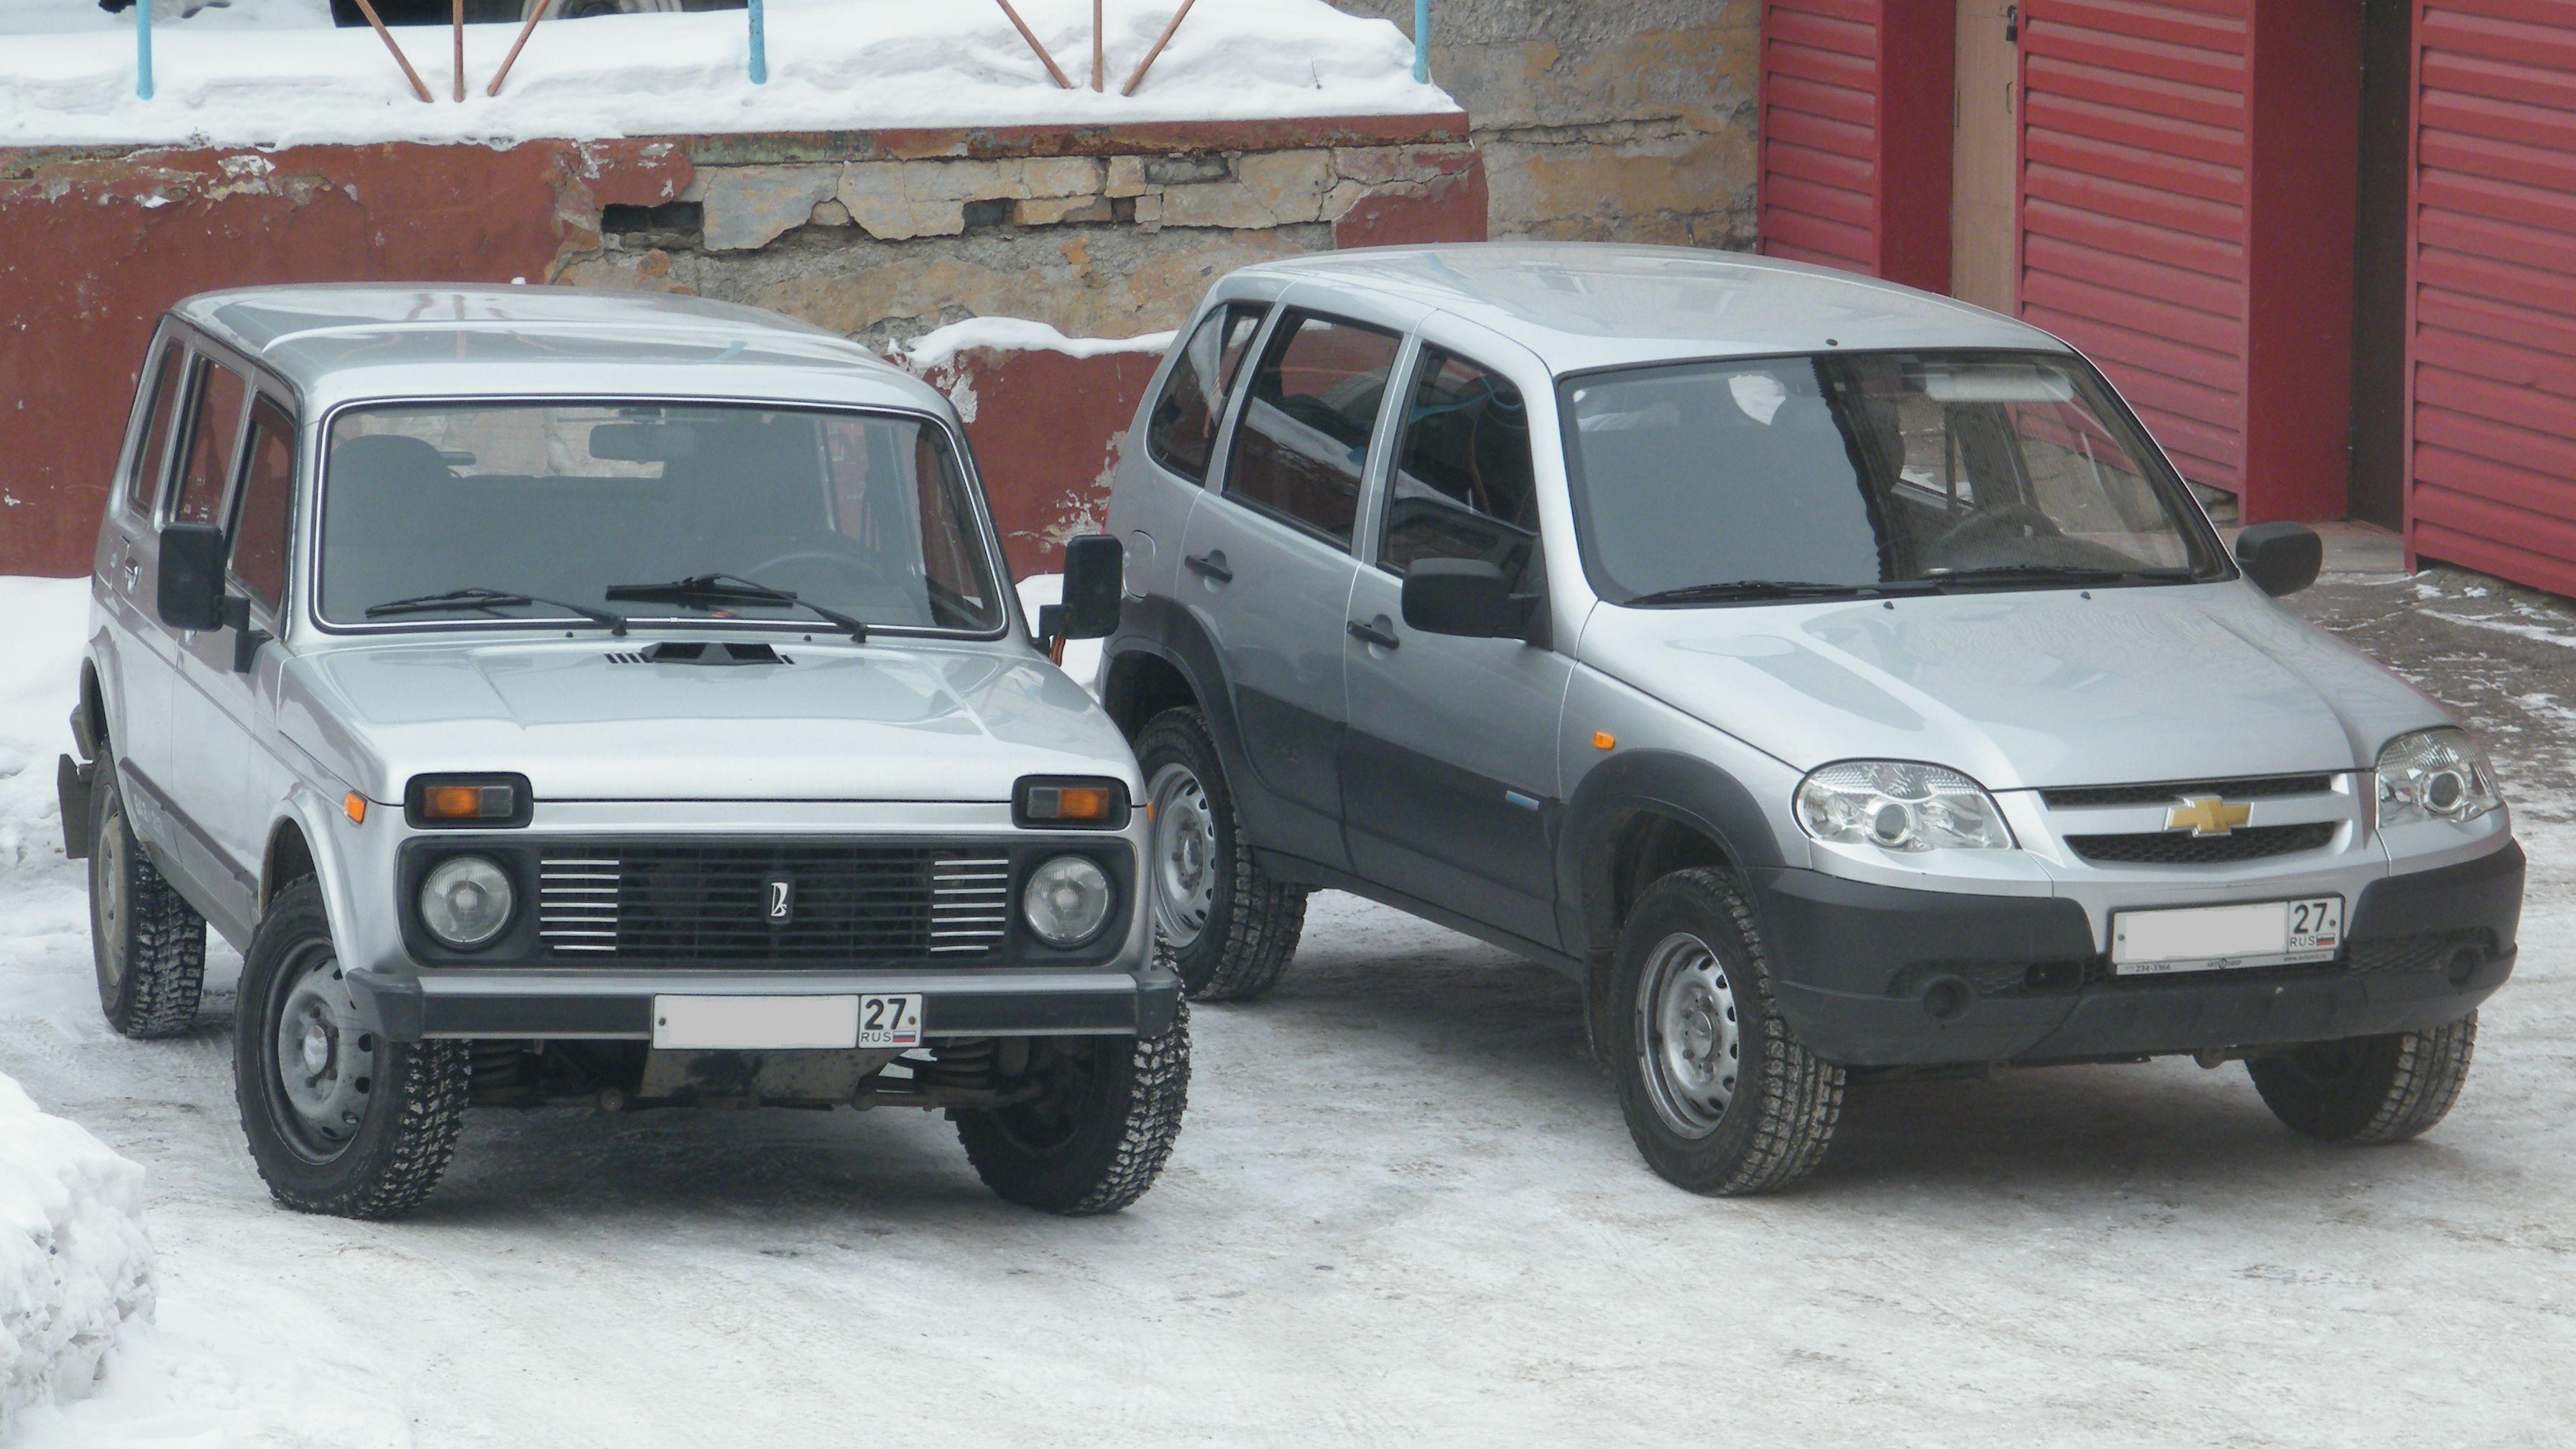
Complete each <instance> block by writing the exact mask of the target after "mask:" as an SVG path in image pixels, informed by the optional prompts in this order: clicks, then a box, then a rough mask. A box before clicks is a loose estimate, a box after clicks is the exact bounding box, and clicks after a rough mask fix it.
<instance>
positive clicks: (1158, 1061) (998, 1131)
mask: <svg viewBox="0 0 2576 1449" xmlns="http://www.w3.org/2000/svg"><path fill="white" fill-rule="evenodd" d="M1058 1040H1060V1041H1068V1042H1070V1041H1078V1042H1080V1043H1082V1044H1083V1045H1084V1046H1085V1047H1087V1048H1088V1049H1089V1050H1091V1051H1093V1052H1094V1053H1096V1055H1095V1057H1094V1058H1093V1062H1094V1066H1095V1069H1096V1070H1099V1071H1100V1072H1101V1076H1100V1077H1099V1078H1098V1079H1097V1081H1096V1083H1095V1088H1096V1089H1095V1090H1094V1091H1092V1092H1091V1093H1089V1094H1088V1097H1087V1100H1086V1101H1085V1102H1083V1103H1082V1104H1081V1107H1080V1110H1079V1113H1078V1116H1077V1119H1076V1122H1075V1124H1074V1127H1073V1130H1072V1132H1071V1134H1070V1135H1069V1136H1068V1137H1066V1138H1065V1139H1063V1140H1062V1141H1061V1142H1059V1143H1057V1144H1055V1145H1054V1146H1052V1147H1048V1148H1044V1149H1038V1148H1033V1147H1032V1146H1030V1145H1029V1144H1028V1143H1027V1142H1026V1141H1024V1140H1023V1138H1022V1137H1021V1136H1020V1135H1018V1133H1017V1132H1016V1131H1015V1130H1014V1120H1015V1119H1014V1115H1013V1109H1009V1108H1004V1109H1002V1110H999V1111H975V1112H960V1113H958V1114H957V1140H958V1141H959V1142H961V1143H963V1144H965V1147H966V1160H967V1161H968V1162H971V1163H973V1164H974V1166H975V1173H976V1175H977V1176H979V1177H981V1178H983V1179H984V1185H985V1186H986V1187H989V1188H991V1189H992V1190H993V1192H994V1194H995V1195H996V1196H998V1197H1001V1198H1002V1199H1004V1200H1005V1201H1008V1202H1015V1203H1018V1204H1020V1205H1021V1206H1023V1207H1033V1208H1037V1209H1039V1210H1040V1211H1042V1212H1051V1213H1057V1214H1061V1215H1062V1216H1065V1217H1090V1216H1093V1215H1095V1214H1099V1213H1114V1212H1117V1211H1118V1210H1119V1209H1121V1208H1124V1207H1126V1206H1128V1205H1129V1204H1131V1203H1133V1202H1135V1201H1136V1199H1138V1198H1140V1197H1143V1196H1144V1195H1145V1190H1146V1189H1147V1188H1150V1187H1152V1186H1153V1185H1154V1179H1155V1178H1157V1177H1159V1176H1161V1175H1162V1171H1163V1164H1164V1162H1165V1161H1167V1160H1168V1159H1169V1158H1170V1157H1171V1155H1172V1142H1173V1140H1174V1139H1175V1138H1177V1137H1178V1136H1179V1135H1180V1131H1181V1113H1182V1111H1183V1109H1185V1108H1186V1107H1187V1106H1188V1105H1189V1097H1190V1009H1189V1004H1188V1003H1187V1002H1182V1003H1180V1014H1179V1015H1177V1016H1175V1017H1173V1018H1172V1024H1171V1025H1170V1026H1168V1027H1165V1028H1164V1029H1163V1030H1162V1031H1160V1032H1158V1033H1156V1034H1154V1035H1152V1036H1140V1037H1083V1038H1071V1039H1063V1038H1059V1039H1058Z"/></svg>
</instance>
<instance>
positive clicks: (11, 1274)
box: [0, 1075, 152, 1436]
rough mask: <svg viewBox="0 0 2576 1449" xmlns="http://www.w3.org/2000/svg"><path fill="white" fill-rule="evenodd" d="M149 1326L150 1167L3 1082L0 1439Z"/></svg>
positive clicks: (74, 1391)
mask: <svg viewBox="0 0 2576 1449" xmlns="http://www.w3.org/2000/svg"><path fill="white" fill-rule="evenodd" d="M151 1316H152V1240H151V1238H150V1237H149V1236H147V1235H146V1234H145V1232H144V1230H143V1169H141V1168H140V1167H137V1166H135V1165H134V1164H133V1163H131V1162H128V1161H126V1160H125V1159H124V1158H122V1157H119V1156H117V1155H116V1154H115V1153H113V1152H110V1151H108V1150H107V1149H106V1148H105V1147H104V1146H101V1145H100V1143H99V1140H98V1139H97V1138H95V1137H93V1136H91V1135H90V1134H89V1133H87V1132H84V1131H82V1130H81V1129H80V1127H79V1126H77V1125H76V1124H74V1123H70V1122H66V1121H64V1120H63V1119H62V1118H60V1117H55V1116H50V1115H48V1114H46V1113H44V1112H41V1111H39V1110H37V1107H36V1104H35V1103H34V1102H33V1101H30V1100H29V1099H28V1097H27V1094H26V1092H24V1091H23V1090H21V1089H20V1088H19V1086H18V1084H17V1083H16V1082H13V1081H11V1080H10V1079H9V1078H8V1077H7V1076H6V1075H0V1436H6V1435H7V1434H8V1432H9V1429H10V1425H11V1424H12V1423H14V1422H15V1421H16V1419H17V1418H18V1416H19V1414H20V1413H21V1412H23V1411H25V1410H27V1409H28V1408H30V1407H32V1406H39V1405H50V1404H52V1403H53V1402H54V1401H55V1400H56V1399H57V1398H66V1397H69V1398H76V1397H78V1396H80V1395H82V1394H84V1393H86V1392H88V1390H89V1387H90V1385H91V1384H92V1383H93V1382H94V1381H95V1380H96V1379H97V1377H98V1370H99V1365H100V1363H101V1361H102V1360H104V1359H105V1358H106V1356H107V1354H108V1352H109V1351H110V1350H111V1349H113V1348H114V1347H115V1346H116V1343H117V1340H118V1339H119V1338H120V1337H122V1336H124V1334H125V1333H126V1331H127V1330H128V1328H129V1326H133V1327H139V1326H141V1325H142V1324H143V1323H145V1322H148V1321H150V1319H151Z"/></svg>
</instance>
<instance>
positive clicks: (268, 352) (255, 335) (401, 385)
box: [171, 283, 947, 412]
mask: <svg viewBox="0 0 2576 1449" xmlns="http://www.w3.org/2000/svg"><path fill="white" fill-rule="evenodd" d="M171 314H172V315H173V316H175V317H177V318H179V319H180V320H182V321H184V322H186V323H188V324H189V325H191V326H193V327H195V328H197V329H198V330H200V331H202V332H204V333H206V334H207V335H209V336H211V337H213V338H214V339H215V340H216V341H218V342H221V343H223V344H225V345H227V346H230V347H232V348H233V349H235V350H236V351H239V352H241V353H243V354H245V355H247V356H249V357H252V358H256V359H257V360H259V361H260V362H262V363H264V364H266V365H267V366H268V367H269V368H271V369H272V370H274V371H275V372H276V373H277V374H278V375H279V376H281V377H283V378H284V379H286V381H287V382H288V383H290V384H291V385H293V386H294V387H295V388H296V389H297V390H298V391H299V392H301V393H303V394H305V396H306V398H307V400H308V402H311V403H315V404H329V403H336V402H343V401H351V400H362V399H365V398H369V397H391V396H400V397H421V396H444V395H459V396H474V395H484V396H489V395H496V394H497V395H532V396H569V395H583V396H609V397H627V396H645V397H660V396H692V397H698V396H704V397H718V398H727V397H744V398H750V397H758V398H768V399H782V400H787V401H814V402H825V403H855V404H860V405H867V404H872V403H873V404H876V405H899V406H911V407H931V408H933V409H934V410H936V411H942V412H945V411H947V406H946V402H945V400H944V399H942V398H941V397H940V395H939V393H938V392H937V391H936V390H934V389H932V388H930V387H929V386H927V385H926V384H924V383H922V382H920V381H919V380H917V379H915V378H913V377H912V376H911V375H910V374H908V373H905V372H903V371H901V370H900V369H898V368H896V367H894V366H892V365H891V364H889V363H887V362H886V361H885V360H884V359H883V358H881V357H879V356H877V355H876V354H875V353H873V352H870V351H869V350H868V349H866V348H865V347H862V346H860V345H859V344H857V343H854V342H851V341H848V340H847V339H845V338H842V337H840V336H837V335H835V334H833V333H830V332H826V331H824V330H822V329H821V328H819V327H812V326H808V325H807V324H805V323H802V322H798V321H795V320H793V319H791V318H787V317H781V316H779V315H777V314H776V313H773V312H764V311H762V310H760V309H759V308H757V307H741V306H736V305H734V304H732V303H728V302H713V301H708V300H707V299H705V298H702V297H683V296H673V295H669V294H665V293H659V292H622V291H608V290H602V289H596V288H584V287H550V286H548V287H530V286H506V287H501V286H456V285H450V284H434V283H352V284H330V285H314V286H285V287H243V288H237V289H234V290H230V291H222V292H202V293H199V294H198V295H196V296H193V297H190V298H188V299H186V300H185V301H183V302H181V303H179V304H178V305H177V306H176V307H173V308H172V309H171Z"/></svg>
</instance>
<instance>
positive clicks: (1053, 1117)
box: [993, 1037, 1123, 1157]
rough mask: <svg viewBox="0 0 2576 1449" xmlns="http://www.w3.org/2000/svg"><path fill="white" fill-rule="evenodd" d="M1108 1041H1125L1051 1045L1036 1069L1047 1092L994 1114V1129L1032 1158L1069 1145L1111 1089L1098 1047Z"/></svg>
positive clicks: (1096, 1113)
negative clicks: (1106, 1092)
mask: <svg viewBox="0 0 2576 1449" xmlns="http://www.w3.org/2000/svg"><path fill="white" fill-rule="evenodd" d="M1110 1041H1119V1042H1120V1043H1121V1045H1122V1047H1123V1039H1120V1038H1111V1037H1098V1038H1080V1037H1077V1038H1073V1039H1071V1040H1067V1041H1061V1042H1057V1043H1055V1044H1053V1046H1052V1047H1051V1048H1050V1050H1049V1052H1048V1054H1047V1060H1046V1061H1044V1062H1043V1063H1041V1064H1040V1065H1039V1067H1038V1068H1037V1075H1038V1077H1039V1079H1040V1080H1041V1081H1043V1082H1044V1083H1045V1084H1046V1085H1045V1088H1044V1089H1043V1090H1042V1091H1040V1092H1039V1093H1038V1094H1037V1095H1036V1096H1034V1097H1031V1098H1029V1099H1028V1100H1027V1101H1023V1102H1014V1103H1012V1104H1011V1105H1010V1106H1007V1107H1004V1108H1001V1109H1000V1110H999V1111H996V1112H995V1113H993V1125H994V1126H995V1127H997V1128H999V1129H1000V1130H1001V1134H1002V1135H1003V1136H1004V1137H1006V1138H1008V1139H1010V1142H1011V1144H1012V1145H1013V1146H1014V1147H1017V1148H1018V1149H1019V1150H1020V1151H1021V1152H1023V1153H1025V1154H1027V1155H1028V1156H1030V1157H1050V1156H1053V1155H1054V1154H1056V1153H1059V1152H1062V1151H1064V1150H1065V1149H1066V1148H1067V1147H1069V1146H1071V1145H1072V1144H1073V1143H1074V1142H1076V1141H1077V1140H1078V1139H1079V1138H1080V1137H1081V1136H1082V1133H1083V1131H1084V1129H1085V1128H1087V1127H1090V1126H1091V1125H1092V1124H1093V1123H1094V1121H1096V1120H1097V1118H1098V1117H1099V1115H1100V1108H1101V1097H1102V1095H1103V1093H1104V1092H1105V1091H1106V1090H1107V1088H1108V1085H1109V1074H1108V1073H1107V1072H1106V1071H1104V1070H1103V1067H1104V1065H1105V1062H1104V1060H1103V1058H1104V1056H1105V1049H1104V1047H1103V1046H1102V1045H1101V1044H1102V1043H1105V1042H1110Z"/></svg>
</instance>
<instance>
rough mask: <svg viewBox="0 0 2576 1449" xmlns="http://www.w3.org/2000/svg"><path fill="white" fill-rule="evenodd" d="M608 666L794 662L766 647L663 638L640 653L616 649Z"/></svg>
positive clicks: (763, 645) (610, 657) (611, 654)
mask: <svg viewBox="0 0 2576 1449" xmlns="http://www.w3.org/2000/svg"><path fill="white" fill-rule="evenodd" d="M608 662H609V663H611V664H711V665H734V664H793V663H795V662H796V661H795V660H793V659H790V658H788V657H787V656H786V655H784V654H781V653H779V652H778V651H777V650H775V649H772V648H770V647H769V646H768V645H766V644H734V643H727V642H722V641H719V642H717V643H712V644H710V643H706V642H704V641H700V640H678V639H666V640H664V641H662V642H661V643H659V644H655V645H653V646H652V647H650V648H647V649H644V650H642V651H636V650H616V651H611V652H610V654H609V656H608Z"/></svg>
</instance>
